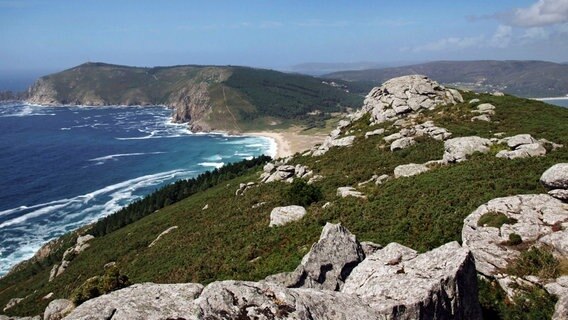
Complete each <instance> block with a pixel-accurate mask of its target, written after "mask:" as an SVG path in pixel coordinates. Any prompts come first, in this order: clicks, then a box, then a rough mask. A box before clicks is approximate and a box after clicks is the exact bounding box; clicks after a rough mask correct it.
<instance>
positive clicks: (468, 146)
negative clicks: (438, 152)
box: [443, 136, 492, 163]
mask: <svg viewBox="0 0 568 320" xmlns="http://www.w3.org/2000/svg"><path fill="white" fill-rule="evenodd" d="M491 144H492V143H491V141H490V140H489V139H484V138H480V137H477V136H471V137H460V138H453V139H449V140H446V142H444V156H443V160H444V161H445V162H446V163H451V162H462V161H465V160H467V156H469V155H472V154H474V153H475V152H482V153H486V152H488V151H489V146H491Z"/></svg>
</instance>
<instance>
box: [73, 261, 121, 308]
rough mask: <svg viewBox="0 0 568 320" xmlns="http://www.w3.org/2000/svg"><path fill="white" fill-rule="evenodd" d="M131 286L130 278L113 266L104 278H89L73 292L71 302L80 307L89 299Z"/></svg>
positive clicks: (108, 269)
mask: <svg viewBox="0 0 568 320" xmlns="http://www.w3.org/2000/svg"><path fill="white" fill-rule="evenodd" d="M129 285H130V282H129V281H128V276H126V275H123V274H120V270H118V268H117V267H115V266H112V267H109V268H107V269H106V270H105V273H104V274H103V275H102V276H94V277H92V278H89V279H87V281H85V282H84V283H83V284H82V285H81V286H79V287H78V288H77V289H75V290H73V292H72V293H71V301H73V303H74V304H75V305H80V304H81V303H83V302H85V301H87V300H89V299H92V298H96V297H98V296H100V295H103V294H106V293H109V292H111V291H114V290H118V289H122V288H125V287H128V286H129Z"/></svg>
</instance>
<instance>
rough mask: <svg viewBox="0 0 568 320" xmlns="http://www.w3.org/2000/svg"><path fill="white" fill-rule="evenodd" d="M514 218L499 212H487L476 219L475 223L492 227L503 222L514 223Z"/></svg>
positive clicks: (496, 226)
mask: <svg viewBox="0 0 568 320" xmlns="http://www.w3.org/2000/svg"><path fill="white" fill-rule="evenodd" d="M515 223H517V220H516V219H513V218H509V217H507V216H506V215H505V214H504V213H499V212H487V213H485V214H484V215H482V216H481V217H479V220H478V221H477V225H478V226H480V227H494V228H501V226H502V225H504V224H515Z"/></svg>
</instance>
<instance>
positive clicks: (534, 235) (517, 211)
mask: <svg viewBox="0 0 568 320" xmlns="http://www.w3.org/2000/svg"><path fill="white" fill-rule="evenodd" d="M488 213H493V214H495V213H497V214H504V215H505V216H507V217H508V218H511V219H515V220H512V221H511V222H510V223H505V224H503V225H502V226H500V227H499V228H495V227H489V226H479V225H478V221H479V219H480V218H481V217H482V216H483V215H485V214H488ZM567 221H568V205H567V204H565V203H563V202H562V201H560V200H558V199H555V198H553V197H551V196H549V195H547V194H536V195H518V196H512V197H505V198H497V199H493V200H491V201H489V202H487V203H486V204H483V205H481V206H480V207H478V208H477V209H476V210H475V211H474V212H473V213H471V214H470V215H469V216H467V218H465V220H464V226H463V229H462V239H463V244H464V247H467V248H469V249H470V250H471V252H472V253H473V255H474V257H475V261H476V267H477V270H478V271H479V272H480V273H482V274H484V275H486V276H494V275H496V274H497V273H498V272H499V271H500V270H504V269H505V268H506V267H507V264H508V263H509V261H512V260H513V259H515V258H517V257H518V256H519V255H520V252H519V249H518V248H516V247H514V246H508V245H506V243H507V241H508V240H509V235H510V234H513V233H515V234H518V235H519V236H520V237H521V239H522V240H523V241H524V242H532V241H534V242H540V243H546V242H548V243H549V244H550V245H552V246H553V248H554V249H555V250H557V251H564V250H567V248H568V246H566V241H568V239H567V240H563V239H561V242H560V243H563V244H562V245H561V244H559V243H558V242H557V241H556V240H558V239H560V238H562V237H564V238H565V239H566V238H568V237H566V236H565V235H563V234H562V233H557V232H554V230H553V228H552V226H553V225H555V224H561V223H564V222H567ZM548 235H550V237H548ZM548 240H550V241H548Z"/></svg>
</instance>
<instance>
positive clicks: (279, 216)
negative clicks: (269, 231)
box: [269, 206, 306, 227]
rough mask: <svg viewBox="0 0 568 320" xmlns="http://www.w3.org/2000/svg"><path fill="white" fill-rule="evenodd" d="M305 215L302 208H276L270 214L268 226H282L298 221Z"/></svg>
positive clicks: (304, 210)
mask: <svg viewBox="0 0 568 320" xmlns="http://www.w3.org/2000/svg"><path fill="white" fill-rule="evenodd" d="M305 215H306V209H305V208H304V207H302V206H287V207H276V208H274V209H272V211H271V212H270V224H269V226H270V227H275V226H282V225H285V224H288V223H290V222H293V221H296V220H300V219H302V217H303V216H305Z"/></svg>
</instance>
